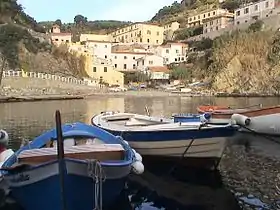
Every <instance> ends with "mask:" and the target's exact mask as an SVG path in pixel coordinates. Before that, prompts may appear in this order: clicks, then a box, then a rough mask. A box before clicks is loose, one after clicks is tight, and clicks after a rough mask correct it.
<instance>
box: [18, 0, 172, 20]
mask: <svg viewBox="0 0 280 210" xmlns="http://www.w3.org/2000/svg"><path fill="white" fill-rule="evenodd" d="M174 1H175V0H18V3H20V4H22V5H23V7H24V10H25V12H26V13H27V14H28V15H30V16H32V17H34V18H35V20H37V21H38V22H40V21H47V20H48V21H55V20H57V19H61V20H62V22H73V20H74V17H75V15H77V14H81V15H83V16H85V17H87V18H88V20H122V21H132V22H137V21H146V20H149V19H151V18H152V17H153V16H154V15H155V14H156V13H157V11H158V10H159V9H161V8H162V7H163V6H168V5H171V4H172V3H173V2H174Z"/></svg>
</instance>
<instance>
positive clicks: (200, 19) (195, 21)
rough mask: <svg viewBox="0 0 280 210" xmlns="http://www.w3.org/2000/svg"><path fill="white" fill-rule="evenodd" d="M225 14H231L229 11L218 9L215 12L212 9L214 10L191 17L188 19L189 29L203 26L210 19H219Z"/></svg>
mask: <svg viewBox="0 0 280 210" xmlns="http://www.w3.org/2000/svg"><path fill="white" fill-rule="evenodd" d="M224 13H229V12H228V10H225V9H220V8H218V9H214V10H213V9H212V10H208V11H204V12H201V13H198V14H195V15H190V16H189V18H188V27H194V26H198V25H202V24H203V23H204V22H205V21H207V20H208V19H210V18H213V17H217V16H219V15H221V14H224Z"/></svg>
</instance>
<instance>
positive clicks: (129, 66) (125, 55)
mask: <svg viewBox="0 0 280 210" xmlns="http://www.w3.org/2000/svg"><path fill="white" fill-rule="evenodd" d="M147 55H152V54H151V53H142V52H118V51H117V52H112V62H113V65H114V68H115V69H117V70H119V71H123V72H133V71H137V61H136V60H137V59H139V58H142V57H144V56H147Z"/></svg>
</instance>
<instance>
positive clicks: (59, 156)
mask: <svg viewBox="0 0 280 210" xmlns="http://www.w3.org/2000/svg"><path fill="white" fill-rule="evenodd" d="M55 123H56V136H57V159H58V169H59V183H60V197H61V207H62V208H61V210H66V200H65V199H66V198H65V185H64V175H65V162H64V144H63V136H62V127H61V116H60V111H59V110H56V112H55Z"/></svg>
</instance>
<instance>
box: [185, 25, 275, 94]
mask: <svg viewBox="0 0 280 210" xmlns="http://www.w3.org/2000/svg"><path fill="white" fill-rule="evenodd" d="M190 45H191V47H193V48H196V52H195V53H192V54H190V55H189V56H188V63H192V64H193V67H192V69H191V72H192V78H197V79H204V80H208V81H211V85H212V88H213V89H214V90H216V91H225V92H240V93H244V92H262V93H278V91H279V90H280V85H279V81H280V32H279V31H277V32H274V31H270V30H266V31H265V30H263V23H262V21H257V22H255V23H254V24H252V25H251V26H250V27H249V28H248V29H247V30H246V31H239V30H237V31H234V32H232V33H226V34H224V35H222V36H220V37H217V38H216V39H214V40H210V39H203V40H202V41H199V42H193V43H190Z"/></svg>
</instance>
